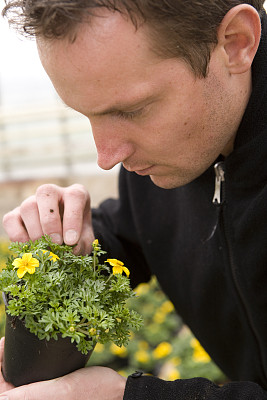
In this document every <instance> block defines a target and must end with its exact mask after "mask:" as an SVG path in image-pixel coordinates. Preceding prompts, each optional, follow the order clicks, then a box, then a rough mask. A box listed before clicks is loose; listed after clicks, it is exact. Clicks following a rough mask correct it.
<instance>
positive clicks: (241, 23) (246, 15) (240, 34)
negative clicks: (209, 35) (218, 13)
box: [217, 4, 261, 74]
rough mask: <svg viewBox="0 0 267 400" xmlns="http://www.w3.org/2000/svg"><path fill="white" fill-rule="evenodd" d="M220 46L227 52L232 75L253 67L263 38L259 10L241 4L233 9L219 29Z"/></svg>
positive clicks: (228, 65)
mask: <svg viewBox="0 0 267 400" xmlns="http://www.w3.org/2000/svg"><path fill="white" fill-rule="evenodd" d="M217 37H218V45H219V46H222V47H221V48H222V49H223V50H224V52H225V56H226V63H227V65H226V66H227V68H228V70H229V73H230V74H241V73H243V72H246V71H248V70H249V68H250V67H251V64H252V61H253V59H254V56H255V54H256V52H257V49H258V46H259V42H260V37H261V21H260V17H259V14H258V12H257V10H256V9H255V8H254V7H252V6H250V5H248V4H240V5H238V6H236V7H233V8H232V9H231V10H230V11H229V12H228V13H227V14H226V15H225V17H224V19H223V20H222V22H221V24H220V26H219V28H218V35H217Z"/></svg>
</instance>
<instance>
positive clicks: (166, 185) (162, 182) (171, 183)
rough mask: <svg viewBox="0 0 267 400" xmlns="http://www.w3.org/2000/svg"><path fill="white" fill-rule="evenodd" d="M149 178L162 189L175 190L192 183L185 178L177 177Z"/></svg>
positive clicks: (153, 176) (155, 176) (156, 176)
mask: <svg viewBox="0 0 267 400" xmlns="http://www.w3.org/2000/svg"><path fill="white" fill-rule="evenodd" d="M149 177H150V179H151V181H152V182H153V183H154V184H155V185H156V186H158V187H160V188H162V189H175V188H178V187H180V186H184V185H186V184H187V183H189V182H190V179H186V178H185V177H177V176H168V175H165V176H158V175H149Z"/></svg>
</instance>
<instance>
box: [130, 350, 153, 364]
mask: <svg viewBox="0 0 267 400" xmlns="http://www.w3.org/2000/svg"><path fill="white" fill-rule="evenodd" d="M134 358H135V359H136V361H138V362H139V363H141V364H145V363H147V362H148V361H149V359H150V356H149V354H148V352H147V351H146V350H137V351H136V352H135V353H134Z"/></svg>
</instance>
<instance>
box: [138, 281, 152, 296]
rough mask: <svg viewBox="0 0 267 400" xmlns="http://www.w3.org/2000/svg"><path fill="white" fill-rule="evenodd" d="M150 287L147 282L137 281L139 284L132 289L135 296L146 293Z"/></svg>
mask: <svg viewBox="0 0 267 400" xmlns="http://www.w3.org/2000/svg"><path fill="white" fill-rule="evenodd" d="M149 289H150V286H149V284H148V283H139V285H138V286H137V287H136V288H135V289H134V291H135V293H136V295H137V296H141V295H144V294H146V293H147V292H148V291H149Z"/></svg>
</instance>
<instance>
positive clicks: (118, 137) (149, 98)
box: [38, 12, 245, 188]
mask: <svg viewBox="0 0 267 400" xmlns="http://www.w3.org/2000/svg"><path fill="white" fill-rule="evenodd" d="M102 14H103V15H101V17H94V18H93V21H91V22H90V24H86V23H84V24H82V25H81V26H80V28H79V31H78V36H77V39H76V41H75V42H74V43H70V42H69V41H68V40H67V39H59V40H54V41H47V40H38V49H39V54H40V58H41V61H42V63H43V65H44V68H45V69H46V71H47V73H48V75H49V76H50V79H51V80H52V82H53V84H54V86H55V88H56V90H57V92H58V94H59V96H60V97H61V98H62V99H63V101H64V102H65V103H66V104H67V105H68V106H70V107H71V108H73V109H75V110H77V111H79V112H80V113H82V114H84V115H85V116H87V117H88V118H89V120H90V122H91V125H92V130H93V135H94V139H95V143H96V148H97V152H98V164H99V166H100V167H101V168H103V169H110V168H112V167H113V166H115V165H116V164H118V163H123V165H124V167H125V168H126V169H127V170H129V171H135V172H136V173H137V174H139V175H149V176H150V178H151V179H152V181H153V182H154V183H155V184H156V185H158V186H160V187H163V188H173V187H178V186H181V185H184V184H186V183H188V182H190V181H192V180H193V179H195V178H196V177H197V176H199V175H200V174H201V173H202V172H204V171H205V170H206V168H207V167H208V166H210V165H211V164H212V162H213V161H214V160H215V159H216V158H217V156H218V155H219V154H220V153H223V152H227V148H228V146H229V143H231V142H232V141H233V139H234V136H235V133H236V129H237V127H238V124H239V122H240V118H241V115H242V113H241V111H240V108H241V107H242V109H243V108H244V106H245V105H244V104H243V105H242V104H241V106H240V99H238V98H237V97H238V96H237V94H236V93H234V91H235V89H234V88H235V81H234V77H231V76H229V73H228V71H227V70H226V68H225V67H224V62H223V57H221V53H222V51H221V49H220V48H218V46H217V48H216V49H215V50H214V52H213V53H212V57H211V62H210V68H209V73H208V76H207V77H206V78H205V79H204V78H203V79H200V78H196V77H195V76H194V74H193V72H192V70H191V69H190V67H189V66H188V65H187V64H186V63H185V62H184V61H183V60H180V59H161V58H159V57H158V56H156V55H155V54H154V53H153V51H152V50H151V43H150V41H149V39H148V35H147V34H146V31H145V30H144V28H139V29H138V30H135V28H134V26H133V25H132V23H131V22H130V21H127V20H126V19H125V18H123V17H122V16H121V15H120V14H119V13H109V12H103V13H102ZM231 78H232V81H231Z"/></svg>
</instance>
